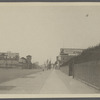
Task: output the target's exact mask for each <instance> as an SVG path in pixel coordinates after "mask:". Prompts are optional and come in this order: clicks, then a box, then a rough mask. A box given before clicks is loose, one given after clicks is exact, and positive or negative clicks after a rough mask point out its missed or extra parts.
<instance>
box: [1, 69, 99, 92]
mask: <svg viewBox="0 0 100 100" xmlns="http://www.w3.org/2000/svg"><path fill="white" fill-rule="evenodd" d="M94 93H99V91H98V90H96V89H94V88H92V87H90V86H88V85H86V84H84V83H82V82H80V81H78V80H75V79H73V78H72V77H70V76H67V75H66V74H64V73H63V72H61V71H60V70H48V71H42V72H38V73H35V74H31V75H26V76H24V77H21V78H17V79H14V80H10V81H7V82H4V83H2V84H0V94H94Z"/></svg>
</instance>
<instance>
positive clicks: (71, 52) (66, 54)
mask: <svg viewBox="0 0 100 100" xmlns="http://www.w3.org/2000/svg"><path fill="white" fill-rule="evenodd" d="M83 50H84V49H73V48H61V49H60V55H59V57H58V58H59V59H60V62H61V64H63V63H65V62H67V61H68V60H70V59H71V58H72V57H74V56H77V55H80V54H81V53H82V51H83Z"/></svg>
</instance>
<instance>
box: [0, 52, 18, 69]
mask: <svg viewBox="0 0 100 100" xmlns="http://www.w3.org/2000/svg"><path fill="white" fill-rule="evenodd" d="M18 64H19V53H12V52H0V67H16V66H18Z"/></svg>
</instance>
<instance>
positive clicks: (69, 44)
mask: <svg viewBox="0 0 100 100" xmlns="http://www.w3.org/2000/svg"><path fill="white" fill-rule="evenodd" d="M98 43H100V6H98V7H97V6H66V5H65V6H52V5H51V6H42V5H41V6H34V5H31V6H28V5H27V6H21V5H20V6H18V5H17V6H13V5H10V6H7V5H6V6H5V5H3V6H2V5H0V52H3V51H4V52H6V51H12V52H18V53H20V56H24V57H25V56H26V55H28V54H30V55H32V59H33V61H34V62H35V61H39V62H40V64H42V63H44V61H46V60H47V59H51V60H52V61H54V60H55V58H56V56H57V55H59V51H60V48H62V47H64V48H82V49H84V48H87V47H90V46H92V45H96V44H98Z"/></svg>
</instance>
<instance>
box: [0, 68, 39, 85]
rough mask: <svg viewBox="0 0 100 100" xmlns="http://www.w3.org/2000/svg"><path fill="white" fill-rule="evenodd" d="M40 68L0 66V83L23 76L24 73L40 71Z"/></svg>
mask: <svg viewBox="0 0 100 100" xmlns="http://www.w3.org/2000/svg"><path fill="white" fill-rule="evenodd" d="M40 71H41V69H3V68H0V83H2V82H6V81H9V80H12V79H15V78H20V77H24V76H25V75H29V74H34V73H37V72H40Z"/></svg>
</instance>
